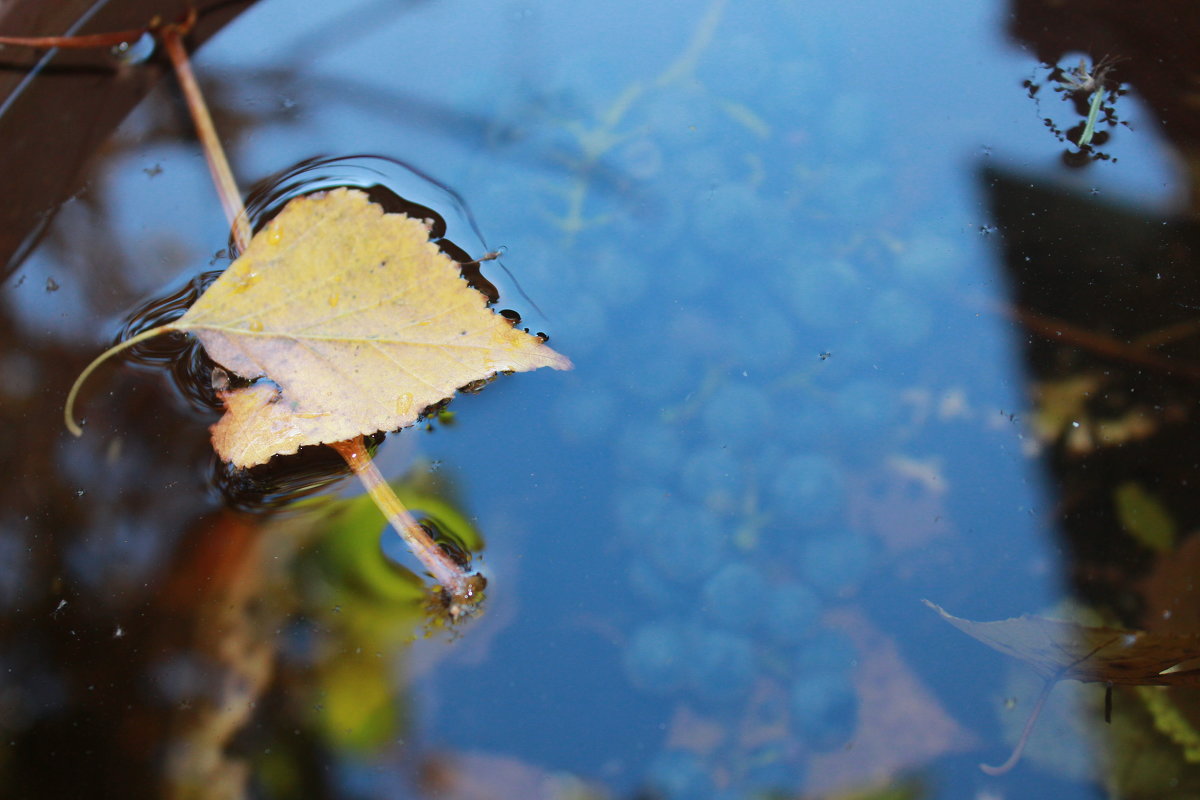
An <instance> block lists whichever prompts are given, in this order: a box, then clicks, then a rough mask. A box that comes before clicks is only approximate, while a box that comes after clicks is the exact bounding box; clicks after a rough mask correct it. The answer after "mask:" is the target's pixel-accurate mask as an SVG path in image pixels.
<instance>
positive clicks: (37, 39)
mask: <svg viewBox="0 0 1200 800" xmlns="http://www.w3.org/2000/svg"><path fill="white" fill-rule="evenodd" d="M156 25H157V20H156V21H155V22H152V23H150V25H148V26H146V27H145V28H132V29H130V30H127V31H113V32H112V33H89V34H84V35H83V36H0V44H5V45H15V46H17V47H37V48H39V49H43V50H48V49H50V48H52V47H62V48H71V49H76V50H86V49H89V48H93V47H116V46H117V45H120V44H126V43H128V42H136V41H137V40H138V39H140V38H142V37H143V36H145V35H146V34H147V33H149V32H150V31H151V30H153V29H154V27H155V26H156Z"/></svg>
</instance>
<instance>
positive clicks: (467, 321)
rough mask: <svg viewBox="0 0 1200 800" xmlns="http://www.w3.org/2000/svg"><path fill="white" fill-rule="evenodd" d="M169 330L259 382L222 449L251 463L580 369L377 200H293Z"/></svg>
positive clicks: (333, 196)
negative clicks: (510, 383)
mask: <svg viewBox="0 0 1200 800" xmlns="http://www.w3.org/2000/svg"><path fill="white" fill-rule="evenodd" d="M166 330H174V331H182V332H187V333H192V334H195V336H196V337H197V338H199V339H200V342H201V343H202V344H203V345H204V349H205V350H206V351H207V352H208V354H209V356H210V357H211V358H212V359H213V361H215V362H217V363H218V364H220V365H221V366H223V367H225V368H226V369H228V370H229V371H231V372H234V373H237V374H238V375H241V376H242V377H244V378H248V379H259V378H261V379H265V380H259V381H257V382H256V383H254V384H253V385H251V386H249V387H246V388H241V389H235V390H232V391H227V392H222V393H221V396H222V399H223V400H224V401H225V404H226V412H225V416H224V417H222V418H221V419H220V420H219V421H218V422H217V424H216V425H214V426H213V429H212V432H213V447H214V448H215V449H216V451H217V453H218V454H219V455H220V456H221V457H222V458H223V459H225V460H226V461H229V462H230V463H232V464H233V465H234V466H237V467H250V466H254V465H256V464H262V463H265V462H266V461H268V460H269V459H270V458H271V457H272V456H274V455H287V454H290V453H294V452H296V451H297V450H298V449H299V448H300V447H301V446H304V445H311V444H322V443H331V442H339V441H344V440H347V439H351V438H353V437H355V436H359V435H365V434H371V433H375V432H377V431H390V430H396V429H398V428H403V427H405V426H408V425H411V424H413V423H414V422H415V421H416V420H417V418H418V416H419V415H420V413H421V412H422V411H423V410H425V409H426V408H427V407H429V406H430V405H432V404H434V403H437V402H440V401H442V400H444V399H446V398H448V397H451V396H452V395H453V394H454V392H455V390H456V389H457V388H458V387H460V386H465V385H466V384H468V383H471V382H472V381H477V380H481V379H485V378H488V377H491V376H492V375H495V374H496V373H498V372H521V371H526V370H533V369H537V368H538V367H553V368H555V369H569V368H570V367H571V362H570V361H569V360H568V359H567V358H566V357H565V356H563V355H561V354H559V353H557V352H555V351H554V350H552V349H551V348H549V347H548V346H546V345H545V344H544V343H543V342H542V340H541V339H540V338H538V337H536V336H532V335H530V334H528V333H525V332H524V331H521V330H519V329H517V328H514V327H513V325H512V323H511V322H510V321H509V320H507V319H505V318H504V317H502V316H501V315H499V314H496V313H494V312H493V311H492V310H491V309H490V308H488V306H487V299H486V298H485V297H484V296H483V295H482V294H480V293H479V292H478V291H476V290H474V289H472V288H471V287H470V286H468V285H467V282H466V281H465V280H464V279H463V278H462V276H461V274H460V269H459V265H458V264H457V262H455V261H454V260H453V259H451V258H450V257H448V256H446V255H445V254H444V253H442V252H441V251H440V250H439V249H438V247H437V245H436V244H435V243H434V242H431V241H430V240H429V234H428V231H427V230H426V228H425V225H424V224H423V223H422V222H420V221H418V220H415V219H413V218H411V217H408V216H406V215H404V214H388V213H384V211H383V209H382V208H381V207H379V206H378V205H375V204H374V203H371V202H370V200H369V199H368V198H367V196H366V194H364V193H363V192H361V191H357V190H354V189H334V190H331V191H327V192H322V193H318V194H312V195H307V196H303V197H299V198H296V199H295V200H292V201H291V202H290V203H288V204H287V206H285V207H284V209H283V210H282V211H281V212H280V213H279V215H278V216H276V217H275V218H274V219H273V220H271V222H270V223H268V224H267V225H266V226H265V227H264V228H263V229H262V230H260V231H259V232H258V233H257V234H255V236H254V238H253V239H252V240H251V242H250V246H249V247H248V248H247V249H246V251H245V252H244V253H243V254H242V255H241V256H240V257H239V258H238V259H237V260H236V261H235V262H234V263H233V264H232V265H230V267H229V269H227V270H226V271H225V272H224V273H223V274H222V275H221V276H220V277H219V278H218V279H217V280H216V281H215V282H214V283H213V284H212V286H210V287H209V289H208V290H207V291H206V292H205V293H204V294H203V295H202V296H201V297H200V298H199V299H198V300H197V301H196V303H195V304H194V305H193V306H192V307H191V308H190V309H189V310H188V312H187V313H186V314H184V315H183V316H182V317H181V318H180V319H178V320H176V321H175V322H172V323H170V324H169V325H165V326H163V327H161V328H156V329H154V330H152V331H146V332H145V333H142V334H139V335H138V336H136V337H134V338H132V339H129V340H127V341H125V342H122V343H121V344H120V345H118V347H116V348H113V349H112V350H110V351H108V352H106V353H104V354H103V355H101V356H100V357H99V358H98V359H97V360H96V361H94V362H93V363H92V364H91V365H89V366H88V368H87V369H86V370H85V371H84V372H83V373H82V374H81V375H80V377H79V379H78V380H77V381H76V385H75V387H73V388H72V391H71V396H70V397H69V398H68V402H67V410H66V414H67V424H68V426H69V427H71V429H72V431H73V432H75V433H76V434H78V433H79V432H80V431H79V428H78V426H77V425H75V423H74V421H73V419H72V417H71V408H72V402H73V400H74V396H75V394H76V392H77V390H78V388H79V385H80V384H81V383H82V382H83V380H84V379H86V377H87V376H88V374H90V372H91V371H92V370H93V369H94V368H95V367H96V366H97V365H98V364H99V363H100V362H101V361H103V360H104V359H105V358H106V357H107V356H109V355H111V354H112V353H114V352H117V351H118V350H120V349H123V348H125V347H128V346H130V345H131V344H133V343H134V342H136V341H141V340H142V339H145V338H149V337H150V336H152V335H156V334H158V333H162V332H164V331H166Z"/></svg>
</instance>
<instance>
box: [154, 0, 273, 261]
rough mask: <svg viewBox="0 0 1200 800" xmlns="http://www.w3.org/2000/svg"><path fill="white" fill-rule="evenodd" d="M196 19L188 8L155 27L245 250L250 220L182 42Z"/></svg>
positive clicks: (236, 240)
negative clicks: (177, 17) (173, 20)
mask: <svg viewBox="0 0 1200 800" xmlns="http://www.w3.org/2000/svg"><path fill="white" fill-rule="evenodd" d="M195 21H196V9H194V8H193V9H191V10H190V11H189V12H188V15H187V17H185V18H184V20H183V21H182V22H179V23H175V24H171V25H163V26H162V27H160V28H159V29H158V31H157V33H158V37H159V39H160V40H161V41H162V43H163V48H164V49H165V50H166V51H167V57H168V58H170V59H171V66H173V67H174V68H175V74H176V76H177V77H178V78H179V85H180V87H181V88H182V89H183V96H184V99H186V100H187V107H188V111H189V112H190V113H191V115H192V123H193V124H194V125H195V126H196V135H197V136H198V137H199V138H200V145H201V147H202V148H203V149H204V157H205V159H206V160H207V161H208V171H209V172H210V173H211V174H212V179H213V184H214V185H215V186H216V187H217V195H218V196H219V197H220V198H221V207H222V208H224V209H225V216H226V217H227V218H228V219H229V226H230V229H231V230H232V231H233V241H234V243H235V244H237V248H238V250H239V251H240V252H245V251H246V248H247V247H249V246H250V234H251V232H250V222H249V220H247V218H246V207H245V206H244V205H242V195H241V193H240V192H239V191H238V188H237V182H236V181H235V180H234V179H233V170H231V169H230V168H229V160H228V159H227V158H225V149H224V148H223V147H221V140H220V139H219V138H218V137H217V129H216V126H214V125H213V121H212V115H210V114H209V113H208V104H207V103H205V102H204V95H203V94H202V93H201V92H200V85H199V84H198V83H197V82H196V76H195V74H194V73H193V72H192V64H191V61H190V60H189V59H188V54H187V50H186V49H185V48H184V46H183V37H184V36H186V35H187V33H188V31H190V30H191V29H192V25H193V24H194V23H195Z"/></svg>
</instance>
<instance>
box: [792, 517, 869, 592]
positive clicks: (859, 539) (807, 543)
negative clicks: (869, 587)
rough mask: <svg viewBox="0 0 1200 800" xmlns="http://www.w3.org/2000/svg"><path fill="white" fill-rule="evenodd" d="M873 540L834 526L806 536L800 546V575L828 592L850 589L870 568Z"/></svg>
mask: <svg viewBox="0 0 1200 800" xmlns="http://www.w3.org/2000/svg"><path fill="white" fill-rule="evenodd" d="M875 550H876V547H875V542H874V541H873V540H872V539H870V538H868V537H867V536H866V535H864V534H861V533H857V532H855V531H847V530H839V529H834V530H832V531H827V532H821V533H818V534H815V535H812V536H809V537H808V538H806V539H805V540H804V541H803V542H802V543H801V546H800V554H799V557H798V560H799V564H798V567H799V571H800V575H801V576H802V577H803V578H804V579H805V580H806V581H807V582H808V583H809V585H811V586H812V587H813V588H815V589H816V590H817V591H818V592H822V593H824V594H827V595H833V594H837V593H838V592H841V591H845V590H848V589H852V588H853V587H855V586H857V585H858V584H859V583H860V582H861V581H862V579H863V578H864V577H865V576H866V574H867V573H868V572H869V571H870V570H871V567H872V566H873V562H874V560H875Z"/></svg>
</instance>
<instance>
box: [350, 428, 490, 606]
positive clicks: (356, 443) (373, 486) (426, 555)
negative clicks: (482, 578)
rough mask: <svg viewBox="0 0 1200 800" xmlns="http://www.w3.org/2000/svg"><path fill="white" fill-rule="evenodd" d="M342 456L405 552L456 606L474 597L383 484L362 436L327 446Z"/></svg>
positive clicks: (463, 576)
mask: <svg viewBox="0 0 1200 800" xmlns="http://www.w3.org/2000/svg"><path fill="white" fill-rule="evenodd" d="M329 446H330V447H332V448H333V449H334V450H337V451H338V453H339V454H341V456H342V458H344V459H345V460H346V463H347V464H349V465H350V469H351V470H353V471H354V474H355V475H357V476H358V479H359V480H360V481H362V484H363V486H365V487H366V488H367V492H368V493H369V494H370V495H371V499H372V500H374V501H375V505H377V506H379V510H380V511H382V512H383V514H384V516H385V517H387V520H388V522H389V523H391V526H392V527H393V528H394V529H395V530H396V533H398V534H400V538H401V539H403V540H404V543H405V544H406V545H408V549H409V550H411V551H412V554H413V555H414V556H416V557H417V559H418V560H419V561H420V562H421V564H422V565H423V566H424V567H425V569H426V570H428V571H429V574H430V575H432V576H433V579H434V580H435V581H437V582H438V583H439V584H440V585H441V587H442V589H443V591H445V592H446V593H447V594H448V595H449V596H450V598H451V599H452V600H453V601H455V602H456V603H464V602H468V601H470V600H471V599H472V596H473V595H474V593H475V588H476V587H475V585H474V583H473V582H472V580H471V576H470V575H468V574H467V572H466V570H464V569H463V568H462V567H461V566H459V564H458V562H456V561H455V560H454V559H452V558H450V556H449V555H447V554H446V551H445V550H443V549H442V548H441V547H439V546H438V544H437V542H435V541H434V540H433V538H432V537H431V536H430V535H429V533H428V531H426V530H425V529H424V528H422V527H421V526H420V524H419V523H418V522H417V520H416V519H415V518H414V517H413V515H412V514H411V513H410V512H409V510H408V509H407V508H405V507H404V504H403V503H401V502H400V498H398V497H396V493H395V492H393V491H392V487H391V486H389V485H388V482H387V481H386V480H384V477H383V475H381V474H380V472H379V469H378V468H377V467H376V466H375V462H374V461H373V460H372V459H371V455H370V453H368V452H367V448H366V446H365V445H364V444H363V439H362V437H361V436H359V437H356V438H354V439H350V440H349V441H345V442H334V443H332V444H330V445H329Z"/></svg>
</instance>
